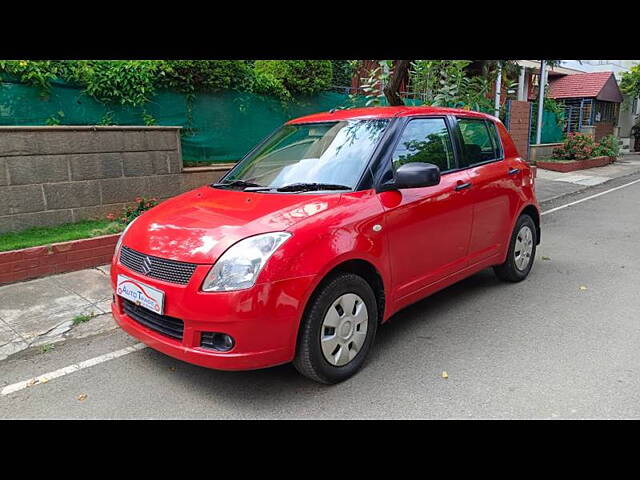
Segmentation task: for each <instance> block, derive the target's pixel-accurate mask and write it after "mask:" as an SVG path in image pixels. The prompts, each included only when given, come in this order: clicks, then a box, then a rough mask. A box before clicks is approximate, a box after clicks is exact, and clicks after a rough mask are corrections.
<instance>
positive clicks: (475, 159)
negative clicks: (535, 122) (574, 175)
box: [111, 107, 540, 383]
mask: <svg viewBox="0 0 640 480" xmlns="http://www.w3.org/2000/svg"><path fill="white" fill-rule="evenodd" d="M539 241H540V213H539V208H538V205H537V201H536V197H535V192H534V178H533V175H532V170H531V169H530V168H529V166H528V164H527V163H526V162H524V161H523V160H522V159H521V158H520V156H519V155H518V152H517V151H516V148H515V146H514V144H513V141H512V140H511V138H510V137H509V134H508V133H507V131H506V129H505V127H504V125H503V124H502V123H501V122H500V121H499V120H498V119H496V118H494V117H491V116H489V115H485V114H481V113H476V112H471V111H467V110H457V109H447V108H430V107H381V108H362V109H352V110H338V111H331V112H329V113H320V114H315V115H310V116H306V117H303V118H298V119H295V120H292V121H290V122H288V123H287V124H285V125H284V126H282V127H281V128H280V129H278V130H277V131H276V132H274V133H273V134H272V135H270V136H269V137H268V138H267V139H265V140H264V141H263V142H262V143H261V144H259V145H258V146H257V147H255V148H254V149H253V150H252V151H251V152H249V154H247V155H246V156H245V158H244V159H243V160H242V161H240V162H239V163H238V164H237V165H236V166H235V167H234V168H233V169H231V170H230V171H229V172H228V173H227V174H226V175H225V176H224V177H223V178H222V179H221V180H220V181H219V183H215V184H212V185H206V186H203V187H201V188H198V189H196V190H192V191H190V192H187V193H184V194H182V195H179V196H177V197H174V198H171V199H170V200H167V201H165V202H163V203H162V204H161V205H159V206H157V207H155V208H153V209H152V210H149V211H148V212H146V213H144V214H143V215H141V216H140V217H138V218H137V219H136V220H135V221H134V222H132V223H131V224H130V225H129V226H128V227H127V229H126V230H125V232H124V233H123V234H122V236H121V237H120V242H119V244H118V246H117V247H116V252H115V255H114V258H113V265H112V268H111V280H112V283H113V287H114V290H115V292H116V295H114V303H113V305H112V310H113V314H114V317H115V318H116V320H117V322H118V323H119V324H120V326H121V327H122V328H123V329H124V330H125V331H127V332H129V333H130V334H131V335H133V336H134V337H136V338H138V339H140V340H141V341H143V342H144V343H146V344H147V345H149V346H150V347H152V348H154V349H157V350H159V351H161V352H164V353H165V354H167V355H171V356H173V357H175V358H178V359H180V360H184V361H186V362H191V363H194V364H197V365H202V366H205V367H209V368H216V369H222V370H244V369H256V368H263V367H269V366H272V365H278V364H282V363H287V362H291V361H293V363H294V365H295V367H296V368H297V369H298V370H299V371H300V372H301V373H302V374H304V375H306V376H308V377H310V378H312V379H313V380H316V381H318V382H323V383H335V382H339V381H342V380H344V379H346V378H348V377H350V376H351V375H353V374H354V373H355V372H357V371H358V369H360V367H361V366H362V364H363V362H364V360H365V357H366V356H367V353H368V352H369V350H370V349H371V346H372V344H373V341H374V338H375V334H376V329H377V327H378V325H379V324H381V323H384V322H385V321H387V320H388V319H389V317H391V315H393V314H394V313H396V312H397V311H398V310H400V309H402V308H404V307H406V306H407V305H409V304H411V303H414V302H416V301H418V300H420V299H422V298H424V297H425V296H427V295H430V294H431V293H433V292H435V291H437V290H440V289H442V288H445V287H447V286H448V285H451V284H452V283H455V282H457V281H459V280H461V279H463V278H465V277H468V276H469V275H472V274H474V273H476V272H478V271H479V270H482V269H484V268H487V267H493V268H494V270H495V272H496V274H497V275H498V276H499V277H500V278H502V279H504V280H507V281H511V282H517V281H520V280H523V279H524V278H526V277H527V275H528V273H529V271H530V270H531V267H532V264H533V260H534V256H535V251H536V245H537V244H538V243H539Z"/></svg>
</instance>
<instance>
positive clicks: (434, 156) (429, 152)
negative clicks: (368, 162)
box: [392, 118, 455, 172]
mask: <svg viewBox="0 0 640 480" xmlns="http://www.w3.org/2000/svg"><path fill="white" fill-rule="evenodd" d="M392 158H393V168H394V169H395V170H397V169H398V167H400V166H401V165H404V164H405V163H410V162H424V163H432V164H434V165H437V166H438V167H440V171H442V172H446V171H447V170H452V169H453V168H455V160H454V158H453V148H452V145H451V137H450V136H449V130H448V129H447V125H446V123H445V121H444V119H442V118H417V119H415V120H411V121H409V123H407V126H406V127H405V129H404V132H402V136H401V137H400V141H399V142H398V145H397V146H396V149H395V150H394V152H393V157H392Z"/></svg>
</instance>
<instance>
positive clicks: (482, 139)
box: [458, 118, 502, 167]
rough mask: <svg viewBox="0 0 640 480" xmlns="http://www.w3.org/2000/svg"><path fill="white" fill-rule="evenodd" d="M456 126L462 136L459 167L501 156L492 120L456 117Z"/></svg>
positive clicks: (500, 145) (500, 147)
mask: <svg viewBox="0 0 640 480" xmlns="http://www.w3.org/2000/svg"><path fill="white" fill-rule="evenodd" d="M458 127H459V128H460V134H461V136H462V162H461V165H460V166H461V167H469V166H471V165H475V164H478V163H483V162H489V161H493V160H499V159H501V158H502V144H501V142H500V138H499V135H498V131H497V130H496V126H495V124H494V123H493V122H489V121H486V120H482V119H475V118H458Z"/></svg>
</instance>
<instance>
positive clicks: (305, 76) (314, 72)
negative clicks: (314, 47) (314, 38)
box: [254, 60, 333, 95]
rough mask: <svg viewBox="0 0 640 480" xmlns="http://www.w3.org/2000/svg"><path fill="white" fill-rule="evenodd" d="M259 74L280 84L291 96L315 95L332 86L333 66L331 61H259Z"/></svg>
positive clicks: (257, 68) (257, 71)
mask: <svg viewBox="0 0 640 480" xmlns="http://www.w3.org/2000/svg"><path fill="white" fill-rule="evenodd" d="M254 69H255V72H256V73H257V74H263V75H265V74H266V75H268V76H269V77H270V78H272V79H275V80H276V81H278V82H280V83H281V84H282V86H283V87H284V88H285V89H286V90H287V91H288V92H289V93H290V94H291V95H313V94H314V93H318V92H321V91H322V90H326V89H327V88H329V86H330V85H331V80H332V78H333V66H332V64H331V61H330V60H258V61H256V62H255V67H254Z"/></svg>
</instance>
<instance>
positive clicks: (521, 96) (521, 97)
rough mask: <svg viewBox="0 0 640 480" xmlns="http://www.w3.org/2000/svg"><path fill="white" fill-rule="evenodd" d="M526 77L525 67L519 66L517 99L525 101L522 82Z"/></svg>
mask: <svg viewBox="0 0 640 480" xmlns="http://www.w3.org/2000/svg"><path fill="white" fill-rule="evenodd" d="M525 78H526V68H525V67H520V78H518V100H519V101H521V102H522V101H526V100H527V99H526V98H525V97H524V82H525Z"/></svg>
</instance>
